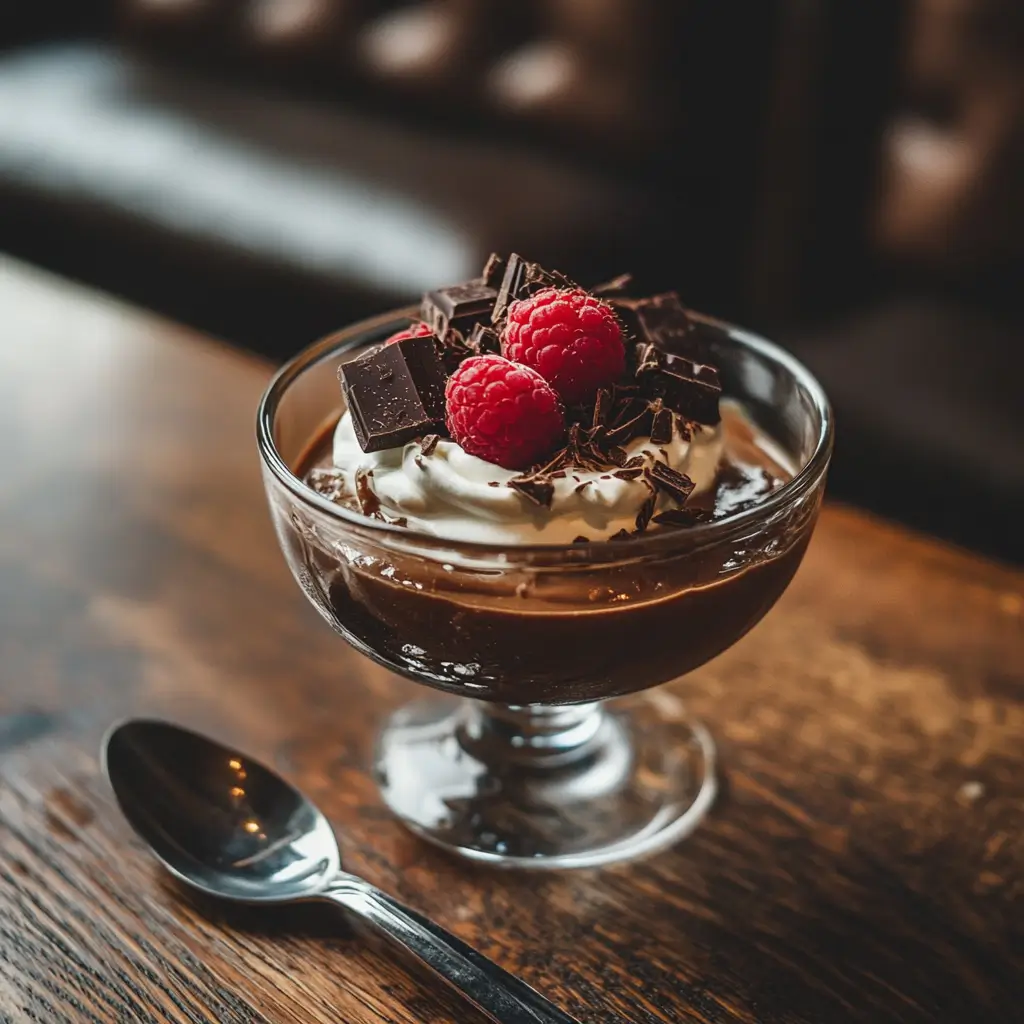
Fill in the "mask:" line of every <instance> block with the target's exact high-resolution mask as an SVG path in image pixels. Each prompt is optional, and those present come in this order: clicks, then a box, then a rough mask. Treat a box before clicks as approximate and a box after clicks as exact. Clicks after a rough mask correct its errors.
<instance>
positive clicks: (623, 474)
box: [612, 466, 644, 480]
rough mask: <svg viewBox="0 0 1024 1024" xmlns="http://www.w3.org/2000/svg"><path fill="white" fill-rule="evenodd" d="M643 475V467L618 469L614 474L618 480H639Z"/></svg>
mask: <svg viewBox="0 0 1024 1024" xmlns="http://www.w3.org/2000/svg"><path fill="white" fill-rule="evenodd" d="M643 475H644V471H643V468H642V467H641V466H636V467H635V468H633V469H617V470H615V472H614V473H612V476H613V477H615V479H616V480H638V479H639V478H640V477H642V476H643Z"/></svg>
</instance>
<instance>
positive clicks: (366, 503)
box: [355, 469, 380, 516]
mask: <svg viewBox="0 0 1024 1024" xmlns="http://www.w3.org/2000/svg"><path fill="white" fill-rule="evenodd" d="M372 478H373V470H372V469H357V470H356V476H355V484H356V501H358V502H359V511H360V512H362V513H363V515H364V516H375V515H377V513H378V512H380V501H379V500H378V498H377V495H376V493H375V492H374V490H373V488H372V487H371V486H370V480H371V479H372Z"/></svg>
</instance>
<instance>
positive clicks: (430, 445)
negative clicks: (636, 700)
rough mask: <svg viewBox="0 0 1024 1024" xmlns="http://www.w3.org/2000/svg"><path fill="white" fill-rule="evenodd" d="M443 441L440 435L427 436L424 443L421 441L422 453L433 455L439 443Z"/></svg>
mask: <svg viewBox="0 0 1024 1024" xmlns="http://www.w3.org/2000/svg"><path fill="white" fill-rule="evenodd" d="M440 440H441V437H440V435H438V434H427V436H426V437H425V438H423V440H422V441H420V451H421V452H423V454H424V455H433V454H434V449H435V448H436V447H437V442H438V441H440Z"/></svg>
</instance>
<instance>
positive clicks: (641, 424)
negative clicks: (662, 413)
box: [608, 407, 653, 444]
mask: <svg viewBox="0 0 1024 1024" xmlns="http://www.w3.org/2000/svg"><path fill="white" fill-rule="evenodd" d="M652 418H653V413H652V412H651V410H650V408H649V407H645V408H644V409H643V411H642V412H640V413H639V414H638V415H636V416H634V417H633V418H632V419H629V420H626V422H625V423H623V424H621V426H618V427H616V428H615V429H614V430H610V431H609V432H608V440H609V442H611V443H612V444H618V443H620V442H621V443H624V444H628V443H629V442H630V441H634V440H636V438H638V437H640V436H642V435H643V434H650V431H651V420H652Z"/></svg>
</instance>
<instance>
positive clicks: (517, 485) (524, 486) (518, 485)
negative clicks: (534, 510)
mask: <svg viewBox="0 0 1024 1024" xmlns="http://www.w3.org/2000/svg"><path fill="white" fill-rule="evenodd" d="M508 485H509V487H511V488H512V489H513V490H514V491H518V492H519V493H520V494H522V495H523V496H524V497H526V498H527V499H529V500H530V501H532V502H533V503H534V505H538V506H539V507H540V508H551V501H552V499H553V498H554V496H555V485H554V484H553V483H552V482H551V481H550V480H548V479H547V478H545V477H542V476H517V477H513V479H511V480H509V482H508Z"/></svg>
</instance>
